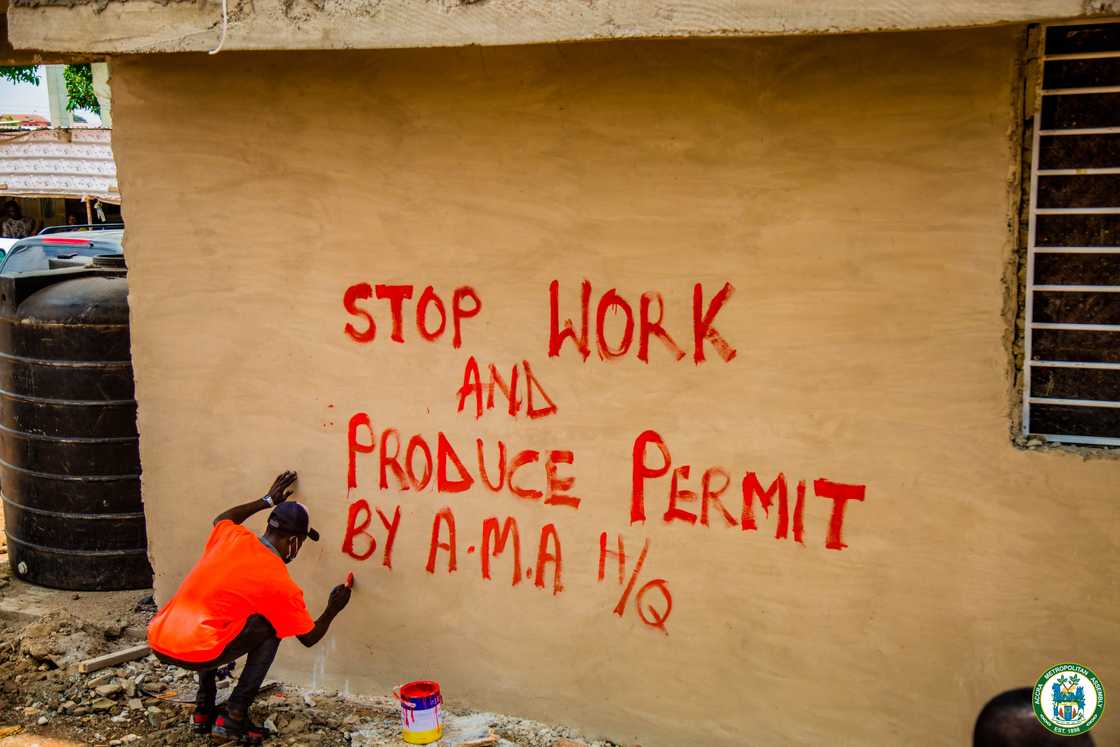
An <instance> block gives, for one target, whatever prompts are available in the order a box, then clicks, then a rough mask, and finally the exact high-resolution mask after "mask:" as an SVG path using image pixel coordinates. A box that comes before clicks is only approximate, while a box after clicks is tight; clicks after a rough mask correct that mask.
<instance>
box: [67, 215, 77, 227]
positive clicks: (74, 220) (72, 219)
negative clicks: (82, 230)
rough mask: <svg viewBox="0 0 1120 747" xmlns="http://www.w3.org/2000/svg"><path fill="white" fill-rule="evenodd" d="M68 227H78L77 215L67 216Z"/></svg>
mask: <svg viewBox="0 0 1120 747" xmlns="http://www.w3.org/2000/svg"><path fill="white" fill-rule="evenodd" d="M66 225H68V226H76V225H78V216H76V215H67V216H66Z"/></svg>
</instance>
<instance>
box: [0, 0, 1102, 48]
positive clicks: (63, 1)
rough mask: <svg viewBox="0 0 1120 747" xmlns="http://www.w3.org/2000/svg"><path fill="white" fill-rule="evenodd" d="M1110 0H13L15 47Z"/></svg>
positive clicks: (349, 43) (870, 27)
mask: <svg viewBox="0 0 1120 747" xmlns="http://www.w3.org/2000/svg"><path fill="white" fill-rule="evenodd" d="M1117 7H1118V4H1117V3H1116V2H1114V1H1113V0H984V2H975V0H927V1H926V2H898V0H798V2H795V3H791V2H784V1H783V0H683V1H682V0H486V2H479V1H478V0H429V1H428V2H416V0H230V2H229V3H228V14H227V22H228V23H227V32H228V33H226V35H225V36H224V37H223V34H222V4H221V3H220V2H218V1H217V0H212V1H211V2H181V1H180V2H167V0H128V2H123V1H122V0H15V2H14V3H13V5H12V7H11V10H10V11H9V19H10V21H11V36H12V41H13V44H14V45H15V46H16V47H17V48H22V49H46V50H53V51H63V52H109V53H118V54H119V53H131V52H183V51H200V50H209V49H214V48H215V47H217V46H219V44H220V45H221V46H222V48H224V49H256V50H262V49H355V48H356V49H365V48H388V47H440V46H460V45H471V44H482V45H505V44H531V43H541V42H556V41H574V40H592V39H633V38H639V37H693V36H754V35H763V34H767V35H768V34H829V33H850V32H853V31H899V30H907V29H929V28H964V27H968V26H983V25H988V24H999V23H1014V22H1022V21H1037V20H1045V19H1053V18H1079V17H1083V16H1092V15H1100V14H1108V13H1114V12H1116V8H1117Z"/></svg>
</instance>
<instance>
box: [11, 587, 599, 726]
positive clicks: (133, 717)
mask: <svg viewBox="0 0 1120 747" xmlns="http://www.w3.org/2000/svg"><path fill="white" fill-rule="evenodd" d="M0 575H6V574H0ZM9 588H10V587H9ZM3 593H4V591H0V594H3ZM132 599H133V602H132V603H131V604H129V606H128V608H127V609H121V610H116V614H111V612H112V611H109V612H106V613H105V614H104V615H102V616H103V617H105V618H106V620H107V621H106V620H103V621H101V622H97V623H94V622H91V621H89V620H86V619H81V618H79V617H77V616H75V615H74V614H72V613H70V612H69V611H66V610H55V611H52V612H50V613H49V614H47V615H44V616H43V617H40V618H38V619H36V620H34V621H33V622H30V623H27V622H26V621H24V622H22V623H16V622H12V621H9V620H3V619H0V672H3V674H4V677H3V678H2V679H0V733H2V732H3V730H4V729H5V727H22V728H23V729H24V730H26V731H27V732H31V733H35V734H41V735H45V736H50V737H55V738H59V739H71V740H74V741H78V742H82V743H86V744H95V745H109V746H110V747H116V746H117V745H127V744H137V745H187V744H198V745H203V744H209V743H210V742H209V739H208V738H207V737H199V736H197V735H195V734H192V733H191V731H190V728H189V724H188V721H189V718H190V713H191V711H192V710H193V696H194V692H195V689H196V687H197V679H196V677H195V675H194V674H193V673H192V672H187V671H185V670H181V669H178V668H177V667H169V666H165V665H164V664H162V663H161V662H160V661H159V660H157V659H156V658H155V657H154V656H151V655H148V656H146V657H144V658H142V659H140V660H137V661H131V662H128V663H124V664H119V665H117V666H113V667H109V668H105V669H101V670H98V671H95V672H90V673H88V674H81V673H79V672H78V667H77V664H78V663H79V662H80V661H83V660H86V659H89V658H91V657H94V656H98V655H102V654H106V653H111V652H116V651H119V650H121V649H124V648H128V647H129V646H133V645H135V644H136V643H137V642H142V641H143V635H144V629H145V627H146V624H147V620H148V619H150V617H151V615H152V614H153V613H154V611H155V607H154V604H152V602H151V599H150V597H148V598H146V599H141V600H140V603H139V604H137V603H136V601H135V600H136V597H135V596H133V597H132ZM232 681H233V680H232V679H229V678H227V679H224V680H221V681H220V682H219V691H218V692H219V700H223V699H224V697H223V696H227V697H228V693H229V692H230V689H231V688H230V686H231V684H232ZM266 684H267V683H266ZM253 711H254V718H255V719H256V720H257V721H258V722H262V721H263V723H264V724H265V726H267V727H269V728H270V729H273V730H274V732H275V733H276V737H275V738H274V739H272V740H270V741H269V744H278V745H280V744H286V745H311V746H312V747H332V746H334V745H354V746H355V747H358V746H360V747H388V746H389V745H393V746H394V747H395V746H396V745H400V744H402V742H401V739H400V710H399V706H398V704H397V703H396V701H395V700H393V699H392V698H389V697H346V696H342V695H340V694H339V693H336V692H329V691H328V692H324V691H306V690H302V689H300V688H296V687H292V686H288V685H282V686H281V685H275V684H274V685H273V686H272V687H271V688H270V689H268V690H266V691H264V692H262V694H261V696H260V697H259V698H258V700H257V704H256V705H255V706H254V709H253ZM444 723H445V735H444V738H443V739H442V740H440V742H439V745H442V746H443V747H458V746H460V745H462V746H464V747H467V746H476V747H490V746H491V745H492V746H493V747H615V746H614V745H613V743H610V742H596V741H591V740H581V739H580V736H579V735H578V734H577V733H576V732H574V731H573V730H570V729H566V728H563V727H552V726H547V725H544V724H540V723H537V722H533V721H525V720H523V719H517V718H512V717H509V716H501V715H497V714H492V713H469V712H462V713H460V712H458V711H454V710H444Z"/></svg>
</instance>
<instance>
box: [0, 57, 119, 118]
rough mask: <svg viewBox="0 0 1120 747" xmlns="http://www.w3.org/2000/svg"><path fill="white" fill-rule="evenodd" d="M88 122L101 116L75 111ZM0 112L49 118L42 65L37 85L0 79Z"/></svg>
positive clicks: (49, 111) (48, 105)
mask: <svg viewBox="0 0 1120 747" xmlns="http://www.w3.org/2000/svg"><path fill="white" fill-rule="evenodd" d="M76 113H77V114H78V115H79V116H80V117H82V119H84V120H86V122H88V123H90V124H97V125H99V124H101V118H100V117H98V116H97V115H96V114H94V113H93V112H90V111H85V110H78V111H77V112H76ZM0 114H38V115H39V116H41V117H43V118H45V119H50V117H51V107H50V104H49V103H48V101H47V81H46V79H45V77H44V75H43V66H42V65H40V66H39V85H37V86H33V85H31V84H30V83H18V84H16V83H10V82H8V81H7V80H0Z"/></svg>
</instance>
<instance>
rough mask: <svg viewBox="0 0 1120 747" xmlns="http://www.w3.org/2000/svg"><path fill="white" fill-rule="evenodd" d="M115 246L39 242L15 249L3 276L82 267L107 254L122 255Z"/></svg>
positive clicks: (0, 271)
mask: <svg viewBox="0 0 1120 747" xmlns="http://www.w3.org/2000/svg"><path fill="white" fill-rule="evenodd" d="M120 253H121V250H120V249H119V248H118V247H113V246H93V245H92V244H89V243H82V244H73V245H64V246H53V245H44V244H42V243H39V242H34V243H27V244H23V245H20V246H17V247H14V248H13V249H12V251H11V252H10V253H9V254H8V257H7V260H6V261H5V262H4V265H3V269H0V274H2V275H22V274H24V273H28V272H42V271H44V270H53V269H56V268H58V267H81V266H83V265H88V264H89V263H90V262H92V261H93V257H97V256H101V255H105V254H120Z"/></svg>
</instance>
